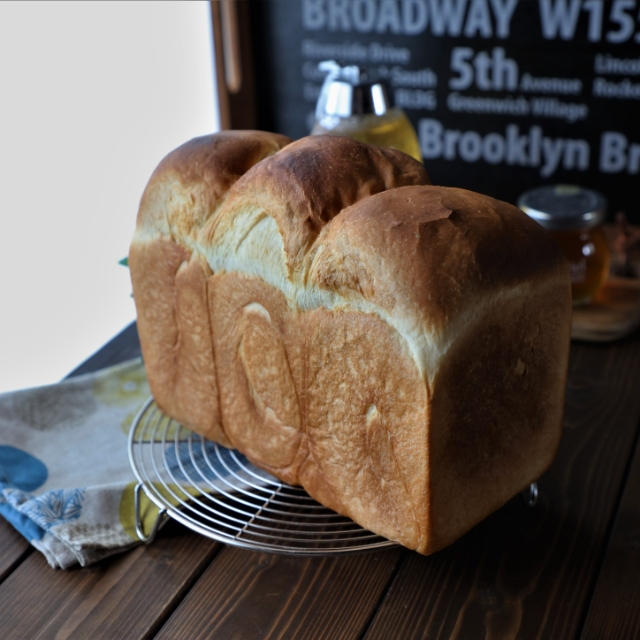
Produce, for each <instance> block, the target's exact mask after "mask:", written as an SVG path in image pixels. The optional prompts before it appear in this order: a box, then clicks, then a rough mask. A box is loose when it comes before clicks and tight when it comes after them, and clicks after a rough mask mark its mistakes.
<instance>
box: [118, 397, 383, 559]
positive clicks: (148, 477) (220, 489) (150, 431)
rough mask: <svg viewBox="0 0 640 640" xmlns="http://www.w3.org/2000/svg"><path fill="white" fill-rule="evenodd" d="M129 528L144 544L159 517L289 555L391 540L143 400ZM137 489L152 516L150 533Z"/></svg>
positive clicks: (133, 449) (133, 450) (132, 441)
mask: <svg viewBox="0 0 640 640" xmlns="http://www.w3.org/2000/svg"><path fill="white" fill-rule="evenodd" d="M129 460H130V463H131V467H132V469H133V471H134V473H135V475H136V478H137V480H138V484H137V485H136V488H135V511H136V514H135V515H136V531H137V533H138V536H139V537H140V539H141V540H144V541H147V542H148V541H150V540H151V539H152V538H153V537H154V535H155V533H156V530H157V528H158V525H159V524H160V523H161V522H162V520H163V519H165V518H166V517H167V516H168V517H171V518H173V519H175V520H177V521H178V522H181V523H182V524H183V525H185V526H187V527H189V528H190V529H192V530H194V531H197V532H198V533H200V534H202V535H205V536H207V537H209V538H213V539H214V540H218V541H220V542H224V543H226V544H229V545H233V546H237V547H244V548H247V549H253V550H256V551H266V552H272V553H284V554H293V555H330V554H335V553H354V552H362V551H372V550H375V549H381V548H384V547H390V546H393V545H394V544H395V543H393V542H391V541H389V540H386V539H385V538H381V537H380V536H377V535H375V534H373V533H371V532H370V531H367V530H365V529H362V528H361V527H360V526H359V525H357V524H356V523H354V522H353V521H352V520H349V519H348V518H345V517H344V516H341V515H339V514H337V513H335V512H333V511H331V510H329V509H327V508H326V507H324V506H322V505H320V504H318V503H317V502H316V501H315V500H313V499H312V498H311V497H310V496H309V495H308V494H307V493H306V492H305V491H304V490H303V489H301V488H300V487H293V486H291V485H288V484H285V483H283V482H281V481H280V480H278V479H277V478H274V477H273V476H272V475H270V474H268V473H266V472H265V471H262V470H260V469H258V468H257V467H255V466H254V465H252V464H251V463H250V462H249V461H248V460H247V459H246V458H245V457H244V456H243V455H241V454H240V453H238V452H237V451H234V450H232V449H226V448H224V447H222V446H220V445H218V444H216V443H214V442H211V441H209V440H206V439H204V438H202V437H201V436H199V435H197V434H195V433H193V432H192V431H189V430H188V429H186V428H185V427H183V426H182V425H180V424H178V423H177V422H176V421H174V420H172V419H171V418H169V417H167V416H166V415H164V414H163V413H162V412H161V411H160V409H159V408H158V406H157V405H156V404H155V402H154V401H153V398H150V399H149V400H148V401H147V402H146V404H145V405H144V407H143V408H142V410H141V411H140V413H138V415H137V416H136V418H135V420H134V422H133V425H132V428H131V432H130V435H129ZM141 492H144V494H145V495H146V496H147V497H148V498H149V500H151V502H153V503H154V504H155V505H156V506H157V507H158V508H159V509H160V513H159V515H158V518H157V519H156V520H155V524H154V526H153V527H152V530H151V532H150V533H145V531H144V525H143V515H142V511H143V505H142V500H141Z"/></svg>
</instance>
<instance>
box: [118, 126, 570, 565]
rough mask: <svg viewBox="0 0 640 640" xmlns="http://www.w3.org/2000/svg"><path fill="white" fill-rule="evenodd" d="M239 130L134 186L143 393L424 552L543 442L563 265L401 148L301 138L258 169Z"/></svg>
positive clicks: (492, 504) (550, 429) (448, 535)
mask: <svg viewBox="0 0 640 640" xmlns="http://www.w3.org/2000/svg"><path fill="white" fill-rule="evenodd" d="M254 135H255V133H249V134H246V135H245V134H243V135H240V136H238V137H237V138H235V142H234V144H239V145H240V146H242V145H244V146H242V149H245V151H239V150H238V149H236V150H235V151H234V153H235V154H236V155H234V153H232V152H231V151H230V148H231V147H230V146H229V145H231V146H233V144H232V142H230V140H232V138H233V137H231V138H228V137H226V135H225V136H224V137H223V138H221V139H220V140H218V139H217V138H216V139H214V140H213V141H212V140H209V142H208V143H207V144H204V143H198V144H195V145H193V146H192V147H191V148H185V149H182V151H180V152H179V153H174V155H172V154H170V155H169V156H168V158H169V159H168V160H166V161H163V162H164V164H162V163H161V167H163V168H162V169H160V168H159V169H158V170H157V172H156V173H154V176H152V179H151V182H150V187H148V192H149V194H150V195H149V196H148V197H146V196H145V197H143V204H142V206H141V213H140V214H139V217H138V230H137V232H136V236H134V241H133V242H132V246H131V252H130V256H131V266H132V269H131V275H132V280H133V282H134V296H135V298H136V305H137V307H138V317H139V333H140V338H141V344H142V349H143V355H144V357H145V363H146V366H147V371H148V375H149V381H150V383H151V388H152V392H153V394H154V396H155V397H156V400H157V402H158V404H159V405H160V406H161V407H162V408H163V409H164V410H165V411H166V412H167V413H169V415H171V416H173V417H174V418H176V419H178V420H181V421H183V422H184V423H185V424H187V425H188V426H189V427H191V428H192V429H194V430H196V431H198V432H200V433H202V434H203V435H205V436H206V437H209V438H211V439H213V440H216V441H218V442H220V443H222V444H225V445H230V446H233V447H236V448H238V449H239V450H240V451H242V452H243V453H244V454H245V455H247V457H248V458H249V459H251V460H252V461H253V462H254V463H256V464H257V465H259V466H260V467H262V468H264V469H266V470H267V471H270V472H271V473H273V474H275V475H277V476H278V477H280V478H281V479H283V480H285V481H286V482H289V483H292V484H297V483H299V484H301V485H302V486H303V487H304V488H305V489H306V490H307V491H308V492H309V493H310V494H311V495H312V496H313V497H315V498H316V499H317V500H319V501H320V502H322V503H323V504H325V505H327V506H329V507H331V508H333V509H335V510H336V511H339V512H341V513H344V514H345V515H348V516H350V517H351V518H353V519H354V520H356V521H357V522H358V523H360V524H361V525H362V526H364V527H365V528H368V529H371V530H372V531H375V532H376V533H379V534H380V535H383V536H386V537H388V538H390V539H393V540H397V541H398V542H400V543H401V544H403V545H405V546H407V547H409V548H412V549H416V550H417V551H419V552H421V553H431V552H433V551H435V550H437V549H440V548H442V547H443V546H445V545H447V544H450V543H451V542H452V541H454V540H455V539H456V538H457V537H459V536H460V535H462V534H464V533H465V532H466V531H467V530H468V529H469V528H470V527H472V526H474V525H475V524H476V523H477V522H479V521H480V520H481V519H482V518H484V517H486V516H487V515H488V514H489V513H491V512H492V511H493V510H495V509H496V508H498V507H499V506H500V505H501V504H504V502H506V501H507V500H508V499H509V498H510V497H511V496H513V495H514V494H515V493H517V492H518V491H520V490H521V489H522V488H524V487H525V486H526V485H527V484H528V483H529V482H531V481H533V480H535V479H536V478H537V477H538V476H539V475H540V474H541V473H542V472H543V471H544V470H545V469H546V468H547V466H548V465H549V464H550V462H551V460H552V458H553V456H554V454H555V450H556V447H557V445H558V441H559V438H560V433H561V424H562V408H563V397H564V382H565V376H566V370H567V360H568V347H569V339H570V320H571V297H570V296H571V293H570V280H569V273H568V267H567V265H566V263H565V262H564V260H563V259H562V257H561V255H560V252H559V251H558V250H557V248H556V247H555V246H554V244H553V243H552V242H551V240H550V239H549V238H548V237H547V235H546V233H545V232H544V231H543V230H542V229H541V228H540V227H538V226H537V225H536V224H535V223H533V222H532V221H531V220H529V219H528V218H527V217H526V216H525V215H524V214H523V213H522V212H520V211H519V210H518V209H516V208H515V207H513V206H511V205H508V204H506V203H503V202H499V201H497V200H494V199H492V198H488V197H486V196H482V195H480V194H476V193H472V192H469V191H465V190H462V189H449V188H445V187H434V186H431V185H429V184H428V177H427V175H426V173H425V172H424V169H423V168H422V167H421V165H419V163H417V162H415V161H414V160H412V159H411V158H409V157H408V156H404V155H403V154H400V153H399V152H392V151H387V150H381V149H377V148H374V147H370V146H368V145H364V144H363V143H359V142H355V141H352V140H349V139H346V138H336V137H326V138H323V137H311V138H305V139H302V140H299V141H297V142H294V143H291V144H289V145H286V146H284V147H283V148H282V149H280V150H276V151H273V153H271V155H269V154H267V155H266V156H265V157H263V158H262V159H258V160H256V161H255V163H253V164H251V162H249V161H248V160H247V158H249V157H251V158H252V159H255V158H257V157H258V156H259V155H260V154H259V153H258V154H257V155H255V154H254V151H251V153H249V152H248V151H246V145H247V141H251V140H252V136H254ZM268 135H270V134H268ZM256 139H257V140H258V143H259V144H258V146H259V147H260V149H261V151H260V153H263V151H264V149H266V148H267V147H269V145H273V146H274V147H278V145H281V144H283V141H282V140H281V139H280V138H277V137H276V138H273V137H272V138H268V142H269V144H267V143H266V142H265V139H264V137H263V136H262V135H258V136H257V138H256ZM250 146H251V145H249V147H250ZM251 148H253V147H251ZM269 148H270V147H269ZM252 154H254V155H252ZM204 157H206V158H208V160H207V162H206V164H207V166H208V167H209V168H210V169H207V171H206V172H205V174H206V177H202V176H200V174H199V173H198V171H201V168H202V166H203V165H202V158H204ZM240 157H241V158H242V161H239V160H238V158H240ZM230 158H236V160H238V161H237V162H236V161H235V160H234V161H233V162H232V161H231V160H230ZM234 162H236V163H235V164H234ZM243 163H244V164H243ZM223 164H224V165H225V167H226V168H228V167H232V169H231V170H230V171H231V173H232V174H233V175H234V176H236V177H235V178H234V179H228V175H227V177H225V175H222V176H221V177H220V178H219V179H218V178H216V177H215V176H214V174H215V172H216V171H218V170H220V171H221V172H223V168H221V165H223ZM249 165H250V166H249ZM198 167H200V169H197V168H198ZM233 167H235V168H233ZM241 169H244V173H242V174H241V175H237V174H239V173H240V170H241ZM224 170H226V169H224ZM177 175H178V176H180V177H179V179H177V178H176V176H177ZM163 176H164V177H163ZM199 176H200V177H199ZM176 180H178V183H179V185H181V186H180V187H176ZM225 181H226V182H225ZM226 183H228V185H227V186H226V187H224V184H226ZM181 189H182V191H181ZM225 189H226V190H225ZM158 194H163V195H162V198H160V197H159V196H158ZM172 194H173V195H172ZM192 195H193V198H192ZM189 202H191V204H189Z"/></svg>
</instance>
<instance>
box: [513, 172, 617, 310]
mask: <svg viewBox="0 0 640 640" xmlns="http://www.w3.org/2000/svg"><path fill="white" fill-rule="evenodd" d="M518 206H519V207H520V208H521V209H522V210H523V211H524V212H525V213H526V214H527V215H528V216H529V217H531V218H533V219H534V220H535V221H536V222H538V223H539V224H540V225H542V226H543V227H544V228H545V229H547V230H548V231H549V233H550V234H551V235H552V236H553V238H554V239H555V241H556V242H557V243H558V244H559V245H560V247H561V248H562V250H563V252H564V254H565V256H566V257H567V259H568V260H569V264H570V266H571V290H572V296H573V304H574V305H576V304H583V303H586V302H590V301H591V300H593V298H594V297H595V296H596V294H597V292H598V290H599V289H600V287H601V286H602V285H603V284H604V282H605V280H606V279H607V277H608V275H609V258H610V254H609V247H608V245H607V240H606V237H605V234H604V230H603V228H602V225H603V223H604V219H605V215H606V210H607V201H606V199H605V197H604V196H603V195H602V194H601V193H598V192H597V191H593V190H591V189H585V188H584V187H580V186H576V185H565V184H558V185H549V186H543V187H539V188H537V189H532V190H530V191H527V192H525V193H523V194H522V196H520V198H519V200H518Z"/></svg>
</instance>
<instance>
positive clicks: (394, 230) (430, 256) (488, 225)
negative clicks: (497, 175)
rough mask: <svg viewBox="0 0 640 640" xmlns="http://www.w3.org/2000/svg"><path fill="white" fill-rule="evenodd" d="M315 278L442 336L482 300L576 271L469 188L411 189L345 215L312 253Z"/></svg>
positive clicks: (521, 219)
mask: <svg viewBox="0 0 640 640" xmlns="http://www.w3.org/2000/svg"><path fill="white" fill-rule="evenodd" d="M308 270H309V271H308V276H307V281H308V282H309V283H310V284H313V285H315V286H317V287H319V288H321V289H328V290H331V291H335V292H336V293H338V294H339V295H341V296H342V297H344V298H345V299H347V300H349V299H353V298H355V297H362V298H364V299H366V300H368V301H369V302H372V303H374V304H375V305H376V306H378V307H380V308H382V309H384V310H385V311H386V312H387V313H389V314H395V315H400V316H404V317H405V319H406V321H407V322H408V323H409V324H410V325H413V324H414V323H417V324H419V325H422V326H427V327H432V328H433V329H434V330H438V329H440V328H443V327H445V326H446V325H447V323H448V321H449V320H451V319H453V318H455V317H456V316H458V314H460V313H461V311H462V310H463V309H464V308H467V307H468V305H470V304H473V302H474V301H475V300H478V299H479V298H480V297H482V296H485V297H486V295H485V294H491V293H492V292H499V291H503V290H505V289H507V288H510V287H518V286H520V287H526V286H532V285H535V284H536V282H537V281H542V280H547V281H548V279H549V277H550V276H551V277H552V278H553V275H552V274H556V275H557V277H558V278H560V279H564V280H566V282H567V284H568V283H569V278H568V266H567V264H566V261H565V260H564V258H563V257H562V255H561V252H560V250H559V249H558V247H556V245H555V243H554V242H553V240H552V239H551V238H550V237H549V235H548V234H547V232H546V231H545V230H544V229H542V228H541V227H540V226H539V225H538V224H536V223H535V222H534V221H532V220H531V219H530V218H529V217H528V216H527V215H526V214H524V213H523V212H522V211H521V210H520V209H518V208H517V207H515V206H513V205H510V204H508V203H506V202H502V201H499V200H495V199H494V198H491V197H489V196H485V195H482V194H479V193H475V192H472V191H467V190H465V189H456V188H450V187H438V186H430V185H429V186H407V187H401V188H398V189H393V190H390V191H385V192H383V193H379V194H377V195H374V196H372V197H370V198H367V199H365V200H361V201H360V202H358V203H356V204H354V205H353V206H351V207H348V208H347V209H345V210H344V211H342V212H341V213H340V214H339V215H338V216H336V218H334V220H333V221H332V222H331V224H329V225H327V226H326V227H325V228H324V230H323V233H322V234H320V236H319V237H318V239H317V241H316V243H315V246H314V248H313V250H312V251H311V252H310V255H309V264H308Z"/></svg>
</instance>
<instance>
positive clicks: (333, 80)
mask: <svg viewBox="0 0 640 640" xmlns="http://www.w3.org/2000/svg"><path fill="white" fill-rule="evenodd" d="M318 69H320V71H325V72H326V73H327V77H326V79H325V81H324V83H323V85H322V89H321V90H320V96H319V98H318V103H317V105H316V117H317V118H322V117H324V116H337V117H340V118H347V117H349V116H354V115H365V114H375V115H378V116H381V115H383V114H385V113H386V112H387V111H388V110H389V109H390V108H391V107H392V104H391V101H390V99H389V93H388V91H387V87H386V85H385V84H384V83H383V82H381V81H372V80H369V79H368V77H367V72H366V70H365V69H364V68H363V67H359V66H357V65H349V66H341V65H339V64H338V63H337V62H335V61H334V60H325V61H324V62H321V63H320V64H319V65H318Z"/></svg>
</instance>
